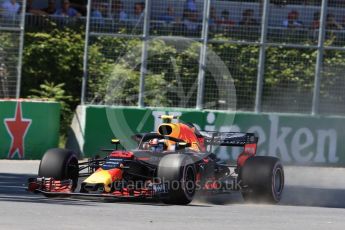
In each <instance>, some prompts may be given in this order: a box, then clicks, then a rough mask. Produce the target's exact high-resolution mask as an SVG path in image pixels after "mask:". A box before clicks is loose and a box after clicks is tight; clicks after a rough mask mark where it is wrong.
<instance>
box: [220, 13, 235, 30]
mask: <svg viewBox="0 0 345 230" xmlns="http://www.w3.org/2000/svg"><path fill="white" fill-rule="evenodd" d="M217 24H218V26H219V27H220V28H221V29H222V30H229V29H230V28H231V27H233V26H234V25H235V22H234V21H232V20H231V19H230V13H229V11H227V10H223V11H222V14H221V16H220V19H218V21H217Z"/></svg>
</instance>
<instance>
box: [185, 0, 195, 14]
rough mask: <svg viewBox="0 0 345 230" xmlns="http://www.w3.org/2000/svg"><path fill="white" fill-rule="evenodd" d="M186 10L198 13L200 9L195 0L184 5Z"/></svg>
mask: <svg viewBox="0 0 345 230" xmlns="http://www.w3.org/2000/svg"><path fill="white" fill-rule="evenodd" d="M184 10H187V11H192V12H197V11H198V9H197V7H196V3H195V0H187V1H186V3H185V5H184Z"/></svg>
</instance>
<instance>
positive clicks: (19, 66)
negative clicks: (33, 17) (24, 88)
mask: <svg viewBox="0 0 345 230" xmlns="http://www.w3.org/2000/svg"><path fill="white" fill-rule="evenodd" d="M25 9H26V0H23V5H22V10H21V15H20V37H19V54H18V55H19V56H18V63H17V85H16V98H17V99H18V98H20V90H21V84H22V65H23V49H24V32H25Z"/></svg>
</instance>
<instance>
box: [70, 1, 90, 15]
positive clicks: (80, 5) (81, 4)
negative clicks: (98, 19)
mask: <svg viewBox="0 0 345 230" xmlns="http://www.w3.org/2000/svg"><path fill="white" fill-rule="evenodd" d="M70 6H71V7H72V8H73V9H75V10H77V11H78V12H79V13H80V14H81V15H83V16H86V13H87V12H86V11H87V9H86V7H87V0H70Z"/></svg>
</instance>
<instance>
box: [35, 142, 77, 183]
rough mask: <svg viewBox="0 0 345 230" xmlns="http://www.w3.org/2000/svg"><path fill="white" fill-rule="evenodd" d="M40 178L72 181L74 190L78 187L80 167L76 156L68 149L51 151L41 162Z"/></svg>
mask: <svg viewBox="0 0 345 230" xmlns="http://www.w3.org/2000/svg"><path fill="white" fill-rule="evenodd" d="M38 176H39V177H52V178H54V179H56V180H67V179H71V180H72V182H73V185H72V190H74V189H75V188H76V187H77V185H78V177H79V167H78V158H77V156H76V154H75V153H74V152H73V151H71V150H67V149H58V148H57V149H50V150H48V151H47V152H46V153H45V154H44V155H43V157H42V160H41V162H40V166H39V170H38Z"/></svg>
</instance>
